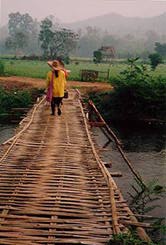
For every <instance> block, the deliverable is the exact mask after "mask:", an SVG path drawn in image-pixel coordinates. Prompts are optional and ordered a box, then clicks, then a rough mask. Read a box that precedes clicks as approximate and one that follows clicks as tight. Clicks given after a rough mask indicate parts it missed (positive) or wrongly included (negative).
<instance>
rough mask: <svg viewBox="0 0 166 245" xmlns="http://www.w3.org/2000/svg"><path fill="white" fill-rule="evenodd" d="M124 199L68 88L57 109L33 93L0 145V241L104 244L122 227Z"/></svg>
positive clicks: (14, 243) (125, 218) (10, 243)
mask: <svg viewBox="0 0 166 245" xmlns="http://www.w3.org/2000/svg"><path fill="white" fill-rule="evenodd" d="M126 207H127V205H126V203H125V201H124V200H123V198H122V196H121V194H120V192H119V190H118V189H117V187H116V185H115V183H114V181H113V180H112V177H111V176H109V173H108V170H107V169H106V167H105V166H104V164H102V163H101V162H100V159H99V157H98V155H97V153H96V151H95V147H94V144H93V141H92V137H91V133H90V132H89V129H88V125H87V123H86V118H85V115H84V112H83V108H82V105H81V103H80V100H79V98H78V96H77V94H76V92H75V91H70V98H69V99H68V100H66V101H65V100H64V104H63V109H62V115H61V116H57V115H56V116H51V115H50V108H49V106H47V105H45V102H44V101H40V102H39V103H38V105H37V106H35V107H34V109H33V111H31V112H30V113H29V114H28V116H27V118H26V119H25V120H24V121H23V123H22V124H21V126H20V131H19V132H18V134H17V135H16V136H15V137H13V138H12V140H11V141H8V142H7V143H6V144H5V145H4V146H2V147H1V159H0V244H4V245H6V244H8V245H19V244H24V245H37V244H38V245H39V244H40V245H42V244H47V245H53V244H67V245H70V244H86V245H102V244H107V242H108V241H109V240H110V239H111V238H112V234H116V233H119V232H126V231H127V228H126V223H127V221H128V222H130V218H129V212H128V208H126ZM121 220H123V221H126V222H121Z"/></svg>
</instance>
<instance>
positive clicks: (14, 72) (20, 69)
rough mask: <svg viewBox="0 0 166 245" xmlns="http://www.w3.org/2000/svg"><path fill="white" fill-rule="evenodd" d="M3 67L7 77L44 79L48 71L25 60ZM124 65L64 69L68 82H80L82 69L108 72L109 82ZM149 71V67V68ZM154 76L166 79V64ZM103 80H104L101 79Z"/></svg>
mask: <svg viewBox="0 0 166 245" xmlns="http://www.w3.org/2000/svg"><path fill="white" fill-rule="evenodd" d="M3 63H4V65H5V73H6V75H8V76H23V77H32V78H45V77H46V73H47V72H48V71H49V66H48V65H47V63H46V62H44V61H26V60H3ZM126 66H127V65H126V64H113V65H109V64H93V63H88V62H87V63H85V62H82V63H81V62H79V63H78V64H70V65H66V68H67V69H69V70H71V73H70V76H69V80H80V78H81V77H80V71H81V70H82V69H92V70H98V71H108V69H109V70H110V77H109V80H110V81H111V80H112V79H113V78H114V77H116V76H117V75H119V74H120V72H122V71H123V70H124V69H125V68H126ZM149 70H150V67H149ZM151 74H152V75H154V76H158V75H161V76H164V77H166V64H162V65H159V66H158V67H157V69H156V70H155V71H153V72H152V71H151ZM101 80H104V79H101Z"/></svg>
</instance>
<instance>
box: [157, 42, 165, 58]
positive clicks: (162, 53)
mask: <svg viewBox="0 0 166 245" xmlns="http://www.w3.org/2000/svg"><path fill="white" fill-rule="evenodd" d="M155 51H156V52H157V53H158V54H159V55H160V56H162V57H166V43H163V44H161V43H159V42H156V43H155Z"/></svg>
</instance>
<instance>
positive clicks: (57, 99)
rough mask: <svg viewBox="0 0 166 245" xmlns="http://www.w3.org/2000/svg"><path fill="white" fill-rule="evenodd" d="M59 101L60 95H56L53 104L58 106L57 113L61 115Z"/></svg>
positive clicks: (60, 100)
mask: <svg viewBox="0 0 166 245" xmlns="http://www.w3.org/2000/svg"><path fill="white" fill-rule="evenodd" d="M61 102H62V98H61V97H57V98H55V104H56V105H57V107H58V115H59V116H60V115H61V113H62V112H61V109H60V105H61Z"/></svg>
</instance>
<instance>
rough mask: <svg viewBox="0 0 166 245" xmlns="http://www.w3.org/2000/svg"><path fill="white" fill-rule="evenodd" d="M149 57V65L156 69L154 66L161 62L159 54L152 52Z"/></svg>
mask: <svg viewBox="0 0 166 245" xmlns="http://www.w3.org/2000/svg"><path fill="white" fill-rule="evenodd" d="M149 59H150V63H151V67H152V69H153V70H155V69H156V67H157V66H158V65H159V64H161V63H162V57H161V55H160V54H158V53H153V54H150V55H149Z"/></svg>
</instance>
